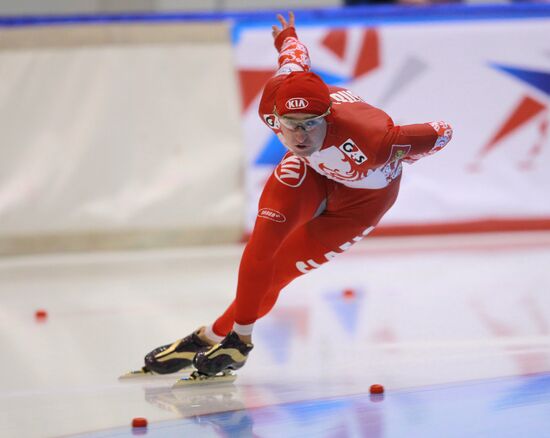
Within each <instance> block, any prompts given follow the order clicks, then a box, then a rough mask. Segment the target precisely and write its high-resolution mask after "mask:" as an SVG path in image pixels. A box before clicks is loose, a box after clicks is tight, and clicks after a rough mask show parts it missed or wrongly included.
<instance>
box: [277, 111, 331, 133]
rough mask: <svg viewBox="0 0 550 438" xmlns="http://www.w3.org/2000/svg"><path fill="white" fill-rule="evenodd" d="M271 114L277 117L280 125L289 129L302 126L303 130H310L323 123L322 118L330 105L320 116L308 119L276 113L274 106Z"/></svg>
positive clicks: (327, 113)
mask: <svg viewBox="0 0 550 438" xmlns="http://www.w3.org/2000/svg"><path fill="white" fill-rule="evenodd" d="M273 114H274V115H275V117H277V119H279V123H281V125H283V126H284V127H285V128H287V129H289V130H291V131H297V130H298V128H302V129H303V130H304V131H312V130H313V129H315V128H317V127H318V126H320V125H321V124H322V123H323V120H324V118H325V117H326V116H328V115H329V114H330V107H329V109H327V110H326V111H325V112H324V113H323V114H321V115H320V116H315V117H310V118H308V119H302V120H298V119H293V118H290V117H286V116H280V115H279V114H277V110H276V109H275V108H274V109H273Z"/></svg>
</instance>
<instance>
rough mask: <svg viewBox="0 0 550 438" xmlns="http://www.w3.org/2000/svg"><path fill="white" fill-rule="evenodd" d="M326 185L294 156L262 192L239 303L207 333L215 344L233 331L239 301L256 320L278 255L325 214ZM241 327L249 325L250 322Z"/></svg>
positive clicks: (242, 271) (245, 254) (247, 249)
mask: <svg viewBox="0 0 550 438" xmlns="http://www.w3.org/2000/svg"><path fill="white" fill-rule="evenodd" d="M326 181H327V180H326V178H324V177H323V176H321V175H319V174H317V173H316V172H313V171H311V169H308V168H307V167H305V165H304V164H303V162H301V161H299V160H298V159H297V158H296V157H294V156H292V155H287V156H286V157H285V158H284V159H283V160H282V161H281V163H280V164H279V165H278V166H277V168H276V169H275V171H274V172H273V174H272V175H271V177H270V178H269V180H268V182H267V183H266V186H265V187H264V190H263V192H262V196H261V198H260V203H259V209H258V217H257V219H256V223H255V225H254V229H253V231H252V234H251V236H250V239H249V241H248V244H247V245H246V247H245V250H244V252H243V256H242V258H241V263H240V266H239V277H238V285H237V298H236V301H234V302H233V303H232V304H231V305H230V306H229V307H228V308H227V309H226V311H225V312H224V313H223V314H222V315H221V316H220V317H219V318H218V319H217V320H216V322H215V323H214V324H213V325H212V326H210V327H208V328H207V329H206V332H205V335H206V336H208V335H210V339H211V340H217V339H213V338H216V337H220V336H225V335H226V334H227V333H229V331H230V330H231V329H232V328H233V326H234V323H235V309H236V302H237V301H238V302H240V305H241V306H243V303H244V302H246V303H248V304H244V305H245V306H249V307H250V309H251V310H250V311H249V312H248V313H250V314H251V315H252V316H253V318H252V320H254V319H255V314H256V311H257V308H258V306H259V303H260V302H261V301H262V300H263V297H264V296H265V294H266V293H267V291H268V290H269V288H270V284H271V278H272V276H273V268H274V255H275V254H276V252H277V250H278V248H279V247H280V246H281V244H282V243H283V242H284V240H285V239H286V238H287V236H288V235H289V234H291V233H292V232H293V231H294V230H295V229H296V228H298V227H299V226H301V225H302V224H304V223H306V222H307V221H309V220H310V219H311V218H313V217H315V215H316V214H319V213H320V212H321V211H322V210H323V208H324V207H323V206H324V205H325V202H326V201H325V200H326V197H327V188H326ZM237 323H238V324H241V325H246V323H247V320H246V319H245V320H244V321H241V322H238V321H237ZM243 323H244V324H243ZM237 331H239V326H237ZM240 332H241V333H240V334H241V335H242V336H246V333H245V332H244V333H243V331H242V330H240Z"/></svg>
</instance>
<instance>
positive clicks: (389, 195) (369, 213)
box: [234, 182, 399, 324]
mask: <svg viewBox="0 0 550 438" xmlns="http://www.w3.org/2000/svg"><path fill="white" fill-rule="evenodd" d="M398 188H399V185H398V182H396V184H395V185H394V186H393V187H389V188H388V189H387V190H385V191H383V192H382V191H377V192H376V193H374V192H371V191H364V192H363V193H362V195H363V199H362V204H360V205H359V206H352V207H351V208H346V195H347V193H344V194H343V195H341V196H339V198H338V199H336V200H335V202H334V203H333V204H334V205H333V207H332V209H331V208H329V209H328V210H327V211H326V212H324V213H323V214H322V215H321V216H318V217H316V218H314V219H312V220H311V221H309V222H307V223H305V224H303V225H302V226H300V227H298V228H297V229H296V230H294V231H293V232H292V234H290V235H289V236H288V238H287V239H286V240H285V241H284V242H283V244H282V245H281V246H280V247H279V249H278V250H277V252H276V254H275V257H274V259H273V265H274V272H273V277H272V280H271V285H270V287H269V290H268V291H267V293H266V294H265V295H264V297H263V299H262V301H261V303H260V304H259V306H258V308H257V311H256V318H255V319H254V320H257V319H259V318H261V317H262V316H264V315H265V314H267V313H268V312H269V311H270V310H271V308H272V307H273V306H274V305H275V302H276V301H277V298H278V296H279V293H280V291H281V289H282V288H284V287H285V286H286V285H287V284H289V283H290V282H291V281H292V280H294V279H295V278H297V277H299V276H301V275H303V274H306V273H307V272H310V271H312V270H314V269H316V268H318V267H319V266H321V265H322V264H324V263H326V262H328V261H330V260H332V259H333V258H334V257H336V256H337V255H338V254H340V253H342V252H344V251H346V250H347V249H349V248H350V247H351V246H352V245H353V244H355V243H357V242H359V241H360V240H362V239H363V238H364V237H365V236H366V235H368V234H369V233H370V232H371V231H372V229H374V227H375V226H376V225H377V224H378V222H379V221H380V219H381V218H382V217H383V215H384V214H385V213H386V212H387V211H388V209H389V208H390V207H391V206H392V205H393V203H394V202H395V199H396V197H397V192H398ZM371 195H372V196H371ZM354 196H357V195H355V194H354ZM342 203H343V204H344V205H343V206H342V205H341V204H342ZM329 204H330V201H329ZM340 208H341V209H340ZM334 210H336V211H334ZM234 305H235V304H234ZM239 305H240V301H239V297H238V296H237V304H236V315H235V320H236V322H237V323H238V322H239V321H242V319H240V318H241V315H244V318H249V319H244V321H250V320H251V319H250V316H249V315H250V310H249V309H248V308H247V307H246V306H242V307H240V306H239ZM249 324H250V322H249Z"/></svg>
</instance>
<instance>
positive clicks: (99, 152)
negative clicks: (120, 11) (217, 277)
mask: <svg viewBox="0 0 550 438" xmlns="http://www.w3.org/2000/svg"><path fill="white" fill-rule="evenodd" d="M218 27H219V25H218ZM153 29H154V31H155V33H156V39H157V41H156V42H155V43H154V44H152V43H150V42H149V41H148V40H147V37H144V38H143V40H142V41H124V42H121V41H118V42H117V43H108V42H105V41H102V42H100V43H98V41H99V38H96V39H95V40H93V41H92V39H90V41H92V42H91V43H90V44H86V42H84V43H80V44H79V45H77V46H75V47H70V44H67V39H69V40H70V38H71V36H72V35H73V32H72V31H71V29H63V33H62V34H59V33H58V34H57V38H53V39H52V40H55V41H57V42H58V43H55V41H53V42H52V41H50V42H51V44H48V45H47V46H44V47H36V48H32V47H29V44H27V47H25V48H24V49H17V50H15V49H10V48H9V47H4V48H3V49H2V50H0V77H1V79H0V132H2V140H1V143H0V156H1V158H0V253H2V252H7V251H8V249H9V250H10V251H16V252H18V251H19V250H18V247H19V248H20V249H21V250H22V251H25V250H30V249H32V248H30V247H31V246H36V245H38V246H41V245H42V246H43V245H44V243H45V240H44V239H45V238H50V239H49V242H50V243H49V245H50V246H51V245H52V244H54V246H55V244H57V245H58V246H59V242H60V241H62V240H63V239H64V238H67V236H71V239H72V240H73V243H72V246H76V247H78V246H79V244H78V243H77V242H74V240H75V239H76V240H77V241H78V240H79V239H80V240H82V239H81V238H82V236H86V239H87V240H88V243H87V244H85V243H84V242H82V243H83V245H84V246H87V245H89V244H91V243H92V242H89V241H90V239H91V240H93V241H95V244H92V246H93V245H96V246H103V247H104V246H105V245H107V246H109V245H111V246H117V244H116V242H115V240H116V239H115V236H116V234H117V233H123V234H124V233H126V234H125V235H126V237H125V239H126V241H128V239H130V237H131V236H129V235H128V233H130V235H131V234H132V233H134V234H135V236H134V237H136V238H138V239H141V240H144V239H145V240H148V241H149V243H151V241H153V242H154V240H155V237H154V234H155V233H157V234H158V233H166V232H167V230H168V231H174V232H175V233H176V236H175V237H174V236H172V237H166V236H164V237H163V239H164V240H165V241H166V242H164V243H169V242H170V241H172V242H175V241H181V242H183V243H185V241H190V242H192V243H204V242H205V241H210V240H214V241H220V240H221V241H223V240H236V239H237V238H238V237H239V235H240V229H241V214H242V211H243V197H242V194H241V186H240V179H239V178H240V177H239V170H240V164H241V161H242V152H243V151H242V149H243V148H242V142H241V135H240V131H241V127H240V123H239V110H238V108H239V103H238V97H237V90H236V87H237V84H236V81H235V76H234V71H233V68H232V60H231V48H230V46H229V43H228V42H227V37H226V38H225V39H220V40H215V41H208V38H207V37H205V39H204V41H202V42H200V41H198V42H197V41H196V40H197V37H196V32H195V36H194V39H195V41H193V42H186V41H185V39H182V40H181V41H173V38H167V39H166V42H164V43H163V42H162V41H158V40H159V38H158V33H159V32H162V26H156V27H153ZM87 31H88V32H90V29H88V30H87ZM109 31H110V28H109V26H104V27H98V28H96V33H107V34H108V33H109ZM202 31H203V32H204V33H205V35H206V34H209V33H210V34H216V32H217V33H218V34H219V29H216V27H214V28H212V29H209V28H208V27H206V28H203V29H202ZM19 32H20V35H19V37H20V38H21V39H22V40H24V36H25V32H22V33H21V31H19ZM29 32H30V31H29ZM40 32H42V34H43V37H44V38H45V39H47V38H46V37H47V35H46V34H47V33H48V29H47V28H45V29H42V30H40V31H39V34H40ZM51 32H59V29H58V30H52V31H51ZM77 33H78V32H74V34H75V35H76V34H77ZM39 34H38V35H37V34H36V30H35V31H34V33H32V32H31V33H28V35H31V37H32V38H35V39H36V45H37V46H40V42H39V41H40V35H39ZM144 35H145V36H147V32H145V33H144ZM50 36H51V35H50ZM81 36H82V35H80V37H81ZM96 37H97V35H96ZM32 38H31V39H32ZM27 42H28V41H27ZM31 45H32V44H31ZM14 46H15V44H14ZM183 231H185V233H186V236H183V235H182V234H181V233H182V232H183ZM212 233H218V235H217V237H216V236H211V235H210V234H212ZM169 234H170V233H169ZM172 234H173V233H172ZM148 235H149V237H146V236H148ZM163 235H164V234H163ZM13 239H16V242H15V243H14V240H13ZM17 239H18V240H17ZM29 239H31V240H29ZM33 239H34V240H33ZM37 239H38V240H37ZM52 239H53V240H54V242H52ZM32 240H33V242H34V243H33V244H32V245H31V243H32V242H31V241H32ZM130 240H131V239H130ZM101 241H103V243H101ZM40 242H41V243H40ZM55 242H57V243H55ZM16 243H17V244H16ZM127 244H128V242H126V243H125V244H124V245H123V246H126V245H127ZM46 246H47V245H46ZM61 246H63V245H61ZM21 247H22V248H21ZM35 249H36V248H35Z"/></svg>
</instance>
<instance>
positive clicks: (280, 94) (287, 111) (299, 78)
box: [275, 71, 330, 116]
mask: <svg viewBox="0 0 550 438" xmlns="http://www.w3.org/2000/svg"><path fill="white" fill-rule="evenodd" d="M329 112H330V91H329V89H328V86H327V84H325V83H324V82H323V80H322V79H321V78H320V77H319V76H317V75H316V74H315V73H313V72H304V71H300V72H292V73H290V74H289V75H288V76H287V77H286V78H285V79H284V81H283V82H282V83H281V85H280V86H279V88H278V89H277V92H276V94H275V113H276V114H278V115H279V116H284V115H287V116H288V115H292V114H295V113H307V114H315V115H316V116H325V115H328V114H329Z"/></svg>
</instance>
